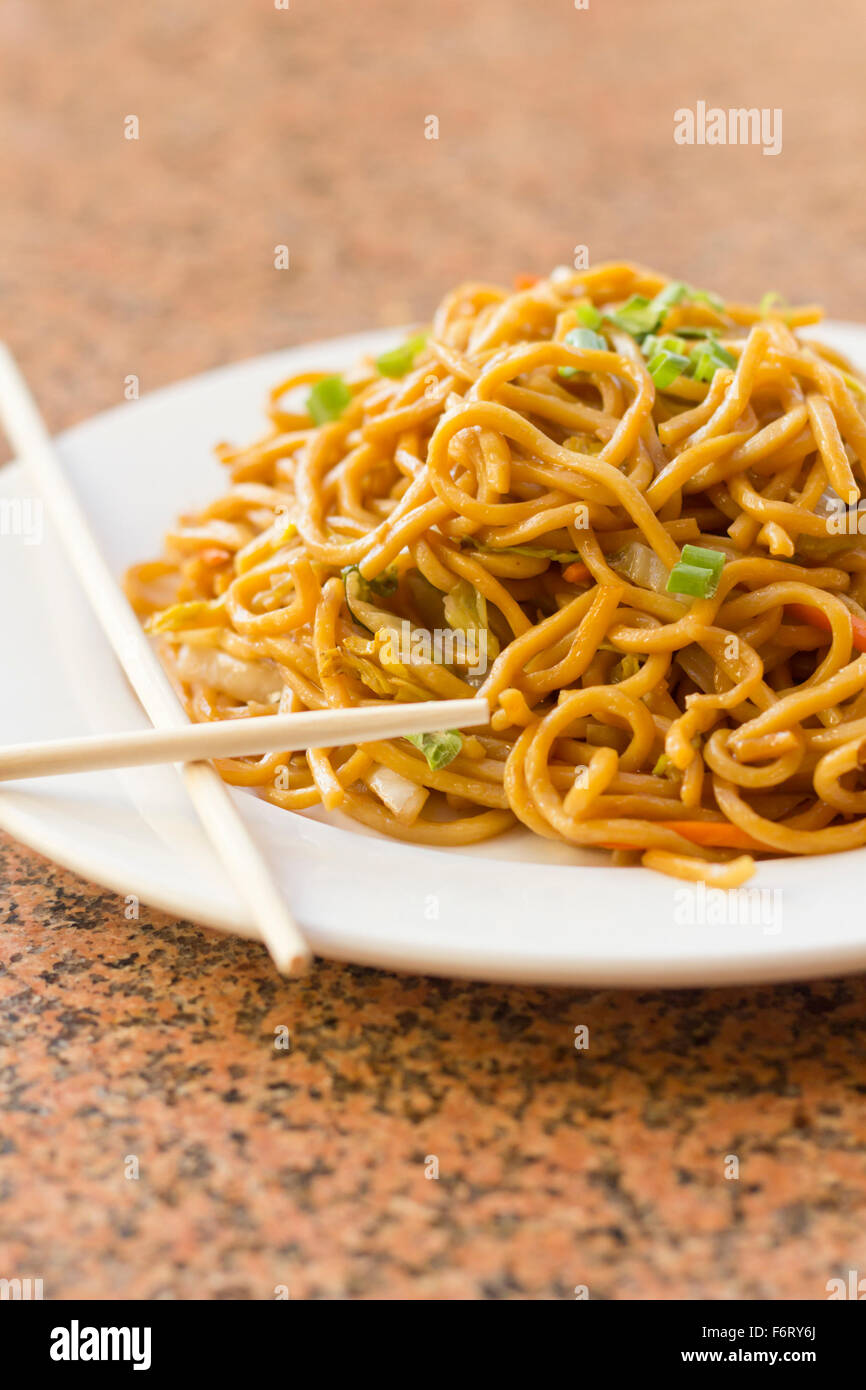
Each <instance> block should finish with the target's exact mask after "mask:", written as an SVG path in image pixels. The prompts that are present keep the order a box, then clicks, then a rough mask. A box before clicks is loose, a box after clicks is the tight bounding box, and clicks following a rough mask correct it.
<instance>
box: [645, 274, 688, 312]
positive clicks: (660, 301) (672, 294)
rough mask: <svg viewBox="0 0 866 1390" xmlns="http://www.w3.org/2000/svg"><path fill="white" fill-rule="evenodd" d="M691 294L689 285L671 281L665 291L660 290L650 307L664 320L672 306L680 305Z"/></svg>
mask: <svg viewBox="0 0 866 1390" xmlns="http://www.w3.org/2000/svg"><path fill="white" fill-rule="evenodd" d="M689 293H690V291H689V287H688V285H687V284H685V283H684V282H683V281H682V280H671V282H670V283H669V284H667V285H665V287H664V289H663V290H659V292H658V294H657V295H656V297H655V299H653V301H652V303H651V305H650V307H651V308H653V309H655V311H656V313H657V314H658V315H659V317H660V318H664V316H665V314H666V313H667V311H668V309H670V308H671V306H672V305H674V304H678V303H679V302H680V300H681V299H685V298H686V296H687V295H688V294H689Z"/></svg>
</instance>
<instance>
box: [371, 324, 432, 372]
mask: <svg viewBox="0 0 866 1390" xmlns="http://www.w3.org/2000/svg"><path fill="white" fill-rule="evenodd" d="M426 342H427V334H426V333H418V334H416V336H415V337H414V338H410V339H409V341H408V342H406V343H401V345H400V347H395V348H392V349H391V351H390V352H383V353H382V355H381V357H377V358H376V369H377V371H378V372H379V373H380V375H381V376H405V375H406V373H407V372H408V371H409V369H410V368H411V366H412V363H413V362H414V361H415V358H416V357H417V356H418V353H419V352H420V351H421V349H422V348H423V347H424V345H425V343H426Z"/></svg>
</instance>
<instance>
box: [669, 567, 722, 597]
mask: <svg viewBox="0 0 866 1390" xmlns="http://www.w3.org/2000/svg"><path fill="white" fill-rule="evenodd" d="M717 586H718V580H717V579H715V578H714V577H713V572H712V570H708V569H704V567H703V566H702V565H684V564H682V562H680V563H678V564H676V565H674V567H673V569H672V570H671V577H670V579H669V580H668V584H667V591H668V593H669V594H687V595H688V596H689V597H690V598H712V596H713V594H714V593H715V592H716V588H717Z"/></svg>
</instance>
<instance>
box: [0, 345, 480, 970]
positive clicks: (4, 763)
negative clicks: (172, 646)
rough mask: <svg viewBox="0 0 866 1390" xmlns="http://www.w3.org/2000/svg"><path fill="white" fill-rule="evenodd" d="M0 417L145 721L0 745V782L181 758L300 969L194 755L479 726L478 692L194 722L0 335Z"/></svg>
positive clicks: (285, 930)
mask: <svg viewBox="0 0 866 1390" xmlns="http://www.w3.org/2000/svg"><path fill="white" fill-rule="evenodd" d="M0 422H2V424H3V426H4V429H5V432H6V434H7V435H8V437H9V440H10V442H11V444H12V446H13V448H14V449H15V451H16V453H17V455H18V457H19V458H20V459H21V460H22V462H24V463H25V465H26V466H27V467H28V468H29V470H30V474H31V476H32V477H33V479H34V480H35V482H36V483H37V485H38V487H39V490H40V492H41V494H42V497H43V499H44V501H45V503H46V505H47V507H48V509H49V511H50V513H51V516H52V518H53V520H54V522H55V525H56V528H57V533H58V535H59V536H60V537H61V538H62V540H63V543H64V545H65V548H66V552H67V555H68V558H69V560H70V561H71V563H72V565H73V568H74V569H75V571H76V573H77V575H78V578H79V579H80V581H81V584H82V587H83V589H84V591H85V593H86V595H87V597H88V599H89V600H90V604H91V606H92V608H93V611H94V614H95V616H96V617H97V619H98V620H99V622H100V624H101V626H102V629H103V631H104V633H105V635H106V637H107V638H108V641H109V642H110V643H111V646H112V647H113V649H114V652H115V655H116V656H117V658H118V660H119V661H120V664H121V665H122V667H123V669H124V671H125V672H126V675H127V677H128V679H129V681H130V684H131V685H132V687H133V689H134V690H135V693H136V695H137V696H138V698H139V700H140V701H141V704H142V705H143V707H144V709H145V711H146V713H147V715H148V717H149V718H150V721H151V723H152V725H153V728H151V729H145V730H139V731H135V732H133V733H124V734H107V735H105V736H97V737H92V738H80V739H78V738H76V739H60V740H56V741H54V742H50V743H32V744H22V745H20V746H18V747H12V748H6V749H2V750H0V780H9V779H13V778H24V777H44V776H50V775H53V774H55V773H61V772H85V771H89V770H97V769H105V768H118V767H139V766H142V765H144V764H148V763H167V762H171V763H178V764H180V765H181V769H180V770H181V775H182V777H183V780H184V784H185V786H186V790H187V792H188V794H189V797H190V800H191V801H192V803H193V806H194V807H195V810H196V812H197V813H198V816H199V819H200V820H201V823H202V825H203V826H204V829H205V831H206V832H207V834H208V837H209V838H210V841H211V843H212V845H213V847H214V849H215V850H216V852H217V854H218V855H219V858H220V860H221V862H222V863H223V865H224V866H225V868H226V870H227V871H228V873H229V875H230V877H231V878H232V880H233V882H234V883H235V886H236V887H237V889H238V892H239V893H240V895H241V897H242V899H243V901H244V902H245V904H246V907H247V909H248V911H249V912H250V915H251V918H252V920H253V921H254V923H255V924H256V926H257V928H258V931H259V935H260V937H261V939H262V941H263V942H264V943H265V945H266V946H267V948H268V951H269V952H270V954H271V957H272V959H273V961H274V964H275V965H276V967H277V969H278V970H279V971H280V973H281V974H283V975H300V974H303V973H304V971H305V970H306V969H307V967H308V966H309V963H310V959H311V952H310V948H309V946H308V944H307V942H306V941H305V939H304V937H303V934H302V932H301V930H300V928H299V927H298V924H297V923H296V922H295V920H294V918H293V917H292V915H291V912H290V911H289V908H288V905H287V904H286V901H285V898H284V897H283V894H282V893H281V891H280V889H279V888H278V886H277V883H276V881H275V879H274V877H273V875H272V874H271V872H270V869H269V868H268V866H267V864H266V863H265V860H264V857H263V856H262V853H261V851H260V850H259V848H258V846H257V845H256V843H255V841H254V840H253V838H252V836H251V835H250V832H249V830H248V829H247V826H246V823H245V822H244V820H243V818H242V817H241V815H240V813H239V812H238V810H237V808H236V806H235V805H234V802H233V801H232V799H231V796H230V795H229V792H228V789H227V787H226V785H225V783H224V782H223V781H222V779H221V778H220V776H219V774H218V773H217V771H216V769H215V768H213V767H211V765H210V764H209V763H208V762H205V761H202V759H209V758H224V757H243V756H249V755H251V754H255V753H271V752H279V751H286V752H291V751H294V750H298V749H302V748H332V747H337V746H339V745H340V744H344V743H370V742H374V741H375V740H377V739H382V738H397V737H400V736H403V735H406V734H422V733H435V732H436V731H437V730H440V729H444V728H452V729H453V728H472V727H477V726H479V725H482V724H487V723H488V722H489V720H490V710H489V706H488V704H487V701H486V700H484V699H475V700H429V701H423V702H420V703H417V704H409V705H387V706H380V707H375V706H362V707H360V708H358V709H351V710H345V709H339V710H317V711H314V712H312V713H301V714H282V715H266V716H264V717H260V718H252V719H237V720H235V719H228V720H218V721H214V722H213V723H210V724H190V723H189V721H188V719H187V716H186V713H185V711H184V709H183V706H182V705H181V703H180V701H179V700H178V698H177V696H176V694H175V692H174V690H173V689H172V686H171V684H170V682H169V680H168V678H167V676H166V675H165V672H164V671H163V669H162V667H161V666H160V664H159V661H158V660H157V657H156V655H155V653H154V651H153V648H152V647H151V645H150V642H149V641H148V638H147V636H146V635H145V633H144V631H143V629H142V628H141V627H140V625H139V622H138V619H137V618H136V616H135V614H134V613H133V611H132V608H131V607H130V606H129V604H128V603H127V600H126V598H125V596H124V595H123V593H122V592H121V590H120V589H119V587H118V586H117V584H116V582H115V580H114V576H113V575H112V573H111V571H110V569H109V568H108V565H107V564H106V562H105V560H104V559H103V557H102V554H101V552H100V550H99V547H98V545H97V543H96V540H95V539H94V536H93V533H92V531H91V530H90V527H89V525H88V522H87V520H86V517H85V515H84V512H83V510H82V508H81V506H80V504H79V502H78V499H77V498H76V496H75V493H74V491H73V489H72V487H71V486H70V483H69V481H68V480H67V478H66V475H65V473H64V470H63V467H62V465H61V463H60V460H59V458H58V455H57V452H56V450H55V448H54V444H53V443H52V440H51V437H50V435H49V433H48V430H47V429H46V427H45V424H44V421H43V420H42V417H41V416H40V414H39V411H38V409H37V407H36V404H35V402H34V400H33V397H32V396H31V394H30V391H29V390H28V388H27V385H26V383H25V381H24V378H23V377H22V375H21V372H20V371H19V369H18V366H17V364H16V362H15V360H14V358H13V356H12V354H11V353H10V352H9V350H8V348H6V347H5V346H4V345H3V344H2V343H0Z"/></svg>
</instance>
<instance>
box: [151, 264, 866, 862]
mask: <svg viewBox="0 0 866 1390" xmlns="http://www.w3.org/2000/svg"><path fill="white" fill-rule="evenodd" d="M819 317H820V313H819V311H818V310H816V309H814V308H792V307H789V306H788V305H786V304H785V303H784V302H783V301H781V300H780V299H779V297H778V296H775V295H768V296H766V297H765V299H764V300H763V301H762V302H761V304H760V305H757V306H751V305H745V304H737V303H726V302H723V301H722V300H721V299H719V298H718V297H716V296H715V295H713V294H710V293H707V292H704V291H700V290H695V289H693V288H691V287H690V286H688V285H686V284H684V283H682V282H675V281H669V280H667V279H666V277H664V276H662V275H658V274H655V273H653V272H651V271H648V270H645V269H642V268H640V267H636V266H632V265H626V264H605V265H600V266H597V267H595V268H592V269H589V270H569V269H566V268H560V269H558V270H556V271H554V272H553V274H552V275H551V276H550V277H549V278H547V279H539V280H533V279H532V277H528V276H527V277H520V278H519V280H518V282H517V288H515V290H514V291H513V292H508V291H507V290H504V289H501V288H498V287H496V286H493V285H488V284H468V285H462V286H460V287H459V288H458V289H456V290H454V291H453V293H451V294H449V295H448V296H447V297H446V298H445V299H444V301H443V302H442V304H441V305H440V306H439V308H438V310H437V312H436V315H435V317H434V319H433V322H432V325H431V326H430V329H429V331H427V332H425V333H418V334H417V335H413V336H412V337H410V338H408V339H407V340H406V341H405V342H404V343H402V344H401V345H400V346H398V347H396V348H395V349H394V350H392V351H390V352H386V353H384V354H383V355H382V356H381V357H379V358H378V359H376V360H366V361H363V362H361V363H360V364H358V365H356V366H355V367H354V368H353V369H351V370H349V371H347V372H346V373H345V375H340V376H335V375H329V374H327V373H324V372H319V371H306V372H300V373H295V374H294V375H292V376H291V377H289V379H288V380H286V381H282V382H280V383H279V384H278V385H277V386H276V387H275V388H274V390H273V391H272V393H271V396H270V403H269V408H268V416H269V420H270V426H269V428H268V430H267V432H266V433H265V434H264V436H263V437H262V438H261V439H260V440H259V441H258V442H257V443H255V444H253V445H251V446H249V447H244V448H234V447H230V446H229V445H227V444H222V445H220V446H218V450H217V453H218V456H219V458H220V459H221V461H222V463H223V464H224V465H225V466H226V468H227V470H228V474H229V478H230V486H229V488H228V491H227V492H226V493H225V495H224V496H222V497H220V498H219V499H218V500H217V501H215V502H212V503H211V504H210V505H209V506H206V507H204V508H203V509H202V510H201V511H199V512H197V513H196V514H194V515H190V516H185V517H183V518H182V519H181V520H180V522H179V523H178V524H177V525H176V526H175V527H174V529H173V530H171V531H170V532H169V534H168V536H167V538H166V542H165V551H164V556H163V558H161V559H159V560H155V561H151V562H147V563H144V564H140V565H137V566H135V567H134V568H133V569H131V570H130V572H129V575H128V579H127V592H128V594H129V597H130V599H131V601H132V602H133V604H134V605H135V608H136V611H137V612H138V613H139V615H140V616H141V617H142V619H143V620H145V621H146V623H147V626H148V628H149V630H150V631H151V632H152V633H153V634H154V635H155V637H156V638H157V639H158V641H159V646H160V652H161V656H162V659H163V660H164V662H165V664H166V667H167V669H168V671H169V672H170V674H171V677H172V679H173V681H174V682H175V684H176V687H177V689H178V691H179V692H180V694H181V695H182V698H183V699H184V702H185V705H186V708H187V709H188V711H189V714H190V716H191V717H192V718H193V719H195V720H210V719H225V718H243V717H246V716H249V715H262V714H268V713H276V712H278V711H279V712H287V711H292V710H298V709H324V708H326V707H328V706H334V707H346V706H352V705H363V704H370V703H377V702H381V701H407V700H422V699H430V698H438V699H448V698H455V699H456V698H465V697H467V696H471V695H474V694H478V693H481V694H483V695H484V696H486V697H487V699H488V701H489V704H490V709H491V718H490V724H489V727H488V728H486V729H484V730H483V731H482V732H481V733H472V734H461V733H460V731H459V730H443V731H442V733H441V734H439V735H424V736H419V737H418V738H416V739H415V740H413V741H408V740H405V739H396V740H391V741H386V742H378V743H370V744H365V745H364V746H363V747H347V748H334V749H313V750H309V751H308V752H307V753H306V754H303V753H300V754H298V753H296V754H288V753H286V754H282V755H281V754H269V755H268V756H266V757H257V758H239V759H228V760H224V761H221V762H220V763H219V764H218V766H219V770H220V772H221V773H222V775H223V776H224V777H225V778H226V779H227V780H228V781H229V782H232V783H234V784H237V785H242V786H248V787H254V788H256V789H257V790H258V791H259V792H261V793H262V794H263V795H265V796H266V797H268V798H269V799H270V800H271V801H272V802H274V803H275V804H276V805H277V806H281V807H285V808H287V809H289V810H303V809H305V808H309V807H312V806H314V805H316V804H318V803H322V804H323V805H324V806H325V807H327V808H330V809H335V808H339V810H341V811H342V812H344V813H345V814H347V815H348V816H350V817H353V818H355V819H356V820H358V821H361V822H363V824H364V825H366V826H368V827H371V828H373V829H374V830H377V831H382V832H384V833H386V834H389V835H394V836H397V837H399V838H400V839H404V840H409V841H414V842H418V843H423V844H431V845H439V846H456V845H465V844H470V843H473V842H477V841H480V840H483V839H486V838H488V837H491V836H495V835H499V834H501V833H502V832H504V831H506V830H508V829H509V827H511V826H514V825H515V824H516V823H517V822H522V823H523V824H524V825H525V826H528V827H529V828H530V830H532V831H533V832H535V833H536V834H538V835H542V836H547V837H553V838H555V839H560V840H564V841H566V842H568V843H569V844H572V845H576V846H581V847H590V848H595V849H599V848H603V849H607V850H610V851H611V852H612V854H613V862H615V863H643V864H644V865H646V866H648V867H650V868H653V869H656V870H660V871H661V872H663V873H667V874H670V875H672V876H674V877H676V878H681V879H687V880H693V881H698V880H702V881H704V882H706V883H708V884H711V885H714V886H717V887H721V888H730V887H736V886H738V885H739V884H741V883H742V882H744V881H745V880H746V879H747V878H748V877H749V875H750V874H751V873H752V872H753V870H754V864H755V856H760V855H765V856H766V855H780V854H822V853H826V852H831V851H837V850H846V849H852V848H854V847H856V846H860V845H864V844H866V778H864V774H863V768H864V766H866V544H864V542H863V541H862V540H861V532H860V519H861V516H860V512H859V511H858V506H857V504H858V502H859V499H860V493H861V486H862V484H863V481H864V479H866V471H864V470H866V416H864V409H863V401H864V397H866V384H864V382H863V380H862V379H861V377H860V375H859V374H858V373H857V372H856V371H855V370H854V369H853V368H852V367H851V365H850V364H849V363H848V362H847V361H845V360H844V359H843V358H842V357H841V356H840V355H839V354H838V353H837V352H835V351H833V350H832V349H831V348H829V347H826V346H824V345H822V343H821V342H820V341H819V339H818V338H816V337H813V336H812V335H811V334H809V335H806V336H804V335H801V334H800V333H799V332H798V330H800V329H801V328H803V327H804V326H806V325H810V324H813V323H815V322H816V321H817V320H818V319H819ZM863 526H864V529H866V520H864V522H863Z"/></svg>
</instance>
